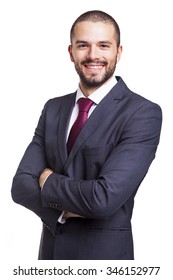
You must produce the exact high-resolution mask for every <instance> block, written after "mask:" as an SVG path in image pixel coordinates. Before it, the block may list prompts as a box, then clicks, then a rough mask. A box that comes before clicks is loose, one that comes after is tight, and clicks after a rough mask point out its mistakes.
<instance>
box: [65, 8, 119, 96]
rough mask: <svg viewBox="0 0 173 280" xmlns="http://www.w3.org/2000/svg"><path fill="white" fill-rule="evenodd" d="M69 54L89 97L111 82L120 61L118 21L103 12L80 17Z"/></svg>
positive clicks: (85, 14) (73, 26) (72, 29)
mask: <svg viewBox="0 0 173 280" xmlns="http://www.w3.org/2000/svg"><path fill="white" fill-rule="evenodd" d="M70 36H71V45H70V46H69V53H70V58H71V61H72V62H74V65H75V68H76V71H77V73H78V75H79V77H80V87H81V89H82V90H83V92H85V93H86V94H87V95H89V94H91V93H92V92H93V91H94V90H96V89H97V88H99V87H100V86H101V85H102V84H104V83H105V82H107V81H108V80H109V79H110V78H111V77H112V75H113V73H114V71H115V68H116V63H117V62H118V61H119V59H120V56H121V52H122V47H121V46H120V30H119V27H118V24H117V23H116V22H115V20H114V19H113V18H112V17H111V16H110V15H108V14H106V13H104V12H102V11H89V12H86V13H84V14H82V15H81V16H79V17H78V18H77V19H76V21H75V22H74V24H73V25H72V28H71V33H70Z"/></svg>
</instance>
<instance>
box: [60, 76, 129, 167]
mask: <svg viewBox="0 0 173 280" xmlns="http://www.w3.org/2000/svg"><path fill="white" fill-rule="evenodd" d="M125 87H126V85H125V84H124V82H123V81H122V79H120V81H119V82H118V83H117V84H116V85H115V86H114V87H113V88H112V90H111V91H110V92H109V93H108V94H107V95H106V96H105V98H103V100H102V101H101V102H100V103H99V104H98V105H97V107H96V109H95V110H94V111H93V113H92V114H91V116H90V118H89V119H88V120H87V122H86V123H85V126H84V127H83V128H82V130H81V132H80V134H79V136H78V138H77V139H76V141H75V143H74V145H73V147H72V149H71V152H70V154H69V157H68V158H67V161H66V164H65V169H66V170H67V169H68V166H69V164H70V162H71V161H72V160H73V158H74V156H75V155H76V153H77V152H78V150H79V149H80V148H81V146H82V145H83V144H84V143H85V141H86V140H87V138H88V137H89V136H90V135H91V134H92V132H93V131H95V130H96V128H97V127H98V126H99V125H101V123H102V122H103V121H104V120H105V119H106V117H107V116H108V115H109V114H110V113H111V112H112V110H118V109H119V101H120V99H122V98H123V95H124V90H125Z"/></svg>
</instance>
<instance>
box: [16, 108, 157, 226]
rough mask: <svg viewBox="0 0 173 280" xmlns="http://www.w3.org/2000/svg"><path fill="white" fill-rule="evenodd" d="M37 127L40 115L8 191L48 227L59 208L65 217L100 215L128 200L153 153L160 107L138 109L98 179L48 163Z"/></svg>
mask: <svg viewBox="0 0 173 280" xmlns="http://www.w3.org/2000/svg"><path fill="white" fill-rule="evenodd" d="M141 114H142V117H141ZM139 122H140V125H139ZM43 127H44V122H43V119H42V118H41V122H40V124H39V126H38V128H37V130H36V131H37V133H36V135H35V136H34V139H33V141H32V143H31V144H30V145H29V147H28V149H27V150H26V152H25V155H24V157H23V159H22V161H21V163H20V165H19V168H18V171H17V173H16V175H15V177H14V180H13V186H12V196H13V199H14V201H15V202H16V203H19V204H21V205H23V206H25V207H27V208H28V209H30V210H31V211H33V212H35V213H36V214H37V215H38V216H39V217H40V218H41V219H42V221H43V222H44V223H45V224H47V225H48V226H49V227H50V228H51V229H54V228H55V226H56V223H57V218H58V217H59V216H60V215H61V213H62V212H63V211H67V212H65V213H64V217H65V218H68V217H75V215H77V216H83V217H87V218H92V219H94V218H95V219H104V218H107V217H109V216H110V215H112V214H113V213H115V212H116V211H117V210H118V209H119V207H121V205H123V203H125V202H126V201H127V200H128V198H129V197H130V196H131V195H132V194H133V193H134V192H135V191H136V189H137V187H138V185H139V184H140V182H141V181H142V179H143V177H144V176H145V174H146V172H147V170H148V168H149V165H150V164H151V162H152V160H153V159H154V157H155V152H156V149H157V145H158V142H159V136H160V127H161V111H160V109H159V107H158V106H155V107H152V108H150V106H148V108H147V106H146V107H145V108H143V112H142V113H140V119H139V116H138V115H136V116H135V117H134V119H131V120H130V121H129V123H128V124H127V126H126V128H125V129H124V132H123V133H124V135H123V137H122V141H121V143H120V144H118V145H117V146H116V147H115V148H114V149H113V150H112V152H111V154H110V156H109V158H108V159H107V161H106V162H105V164H104V166H103V167H102V169H101V172H100V174H99V176H98V178H97V179H94V180H75V179H73V178H69V177H66V176H64V175H61V174H57V173H55V172H54V171H53V170H52V169H50V168H49V165H48V163H47V160H46V157H45V145H44V136H43V134H44V132H42V131H43ZM127 162H128V165H127ZM43 184H44V186H43ZM40 188H42V191H41V192H40ZM52 198H53V199H55V200H56V201H57V200H58V201H59V205H60V207H59V208H56V209H53V208H52V207H51V206H49V204H50V201H51V200H52ZM73 213H76V214H73Z"/></svg>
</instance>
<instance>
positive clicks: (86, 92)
mask: <svg viewBox="0 0 173 280" xmlns="http://www.w3.org/2000/svg"><path fill="white" fill-rule="evenodd" d="M112 77H113V75H112V76H111V77H110V78H109V79H108V80H107V81H106V82H105V83H103V84H100V85H99V86H97V87H87V86H86V85H85V84H83V83H82V81H80V83H79V86H80V89H81V91H82V92H83V94H84V95H85V97H88V96H90V95H91V94H92V93H93V92H94V91H96V90H97V89H98V88H100V87H101V86H102V85H104V84H106V83H107V82H109V80H110V79H111V78H112Z"/></svg>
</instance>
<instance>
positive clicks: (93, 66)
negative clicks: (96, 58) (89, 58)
mask: <svg viewBox="0 0 173 280" xmlns="http://www.w3.org/2000/svg"><path fill="white" fill-rule="evenodd" d="M87 67H88V68H90V69H99V68H102V66H101V65H87Z"/></svg>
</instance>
